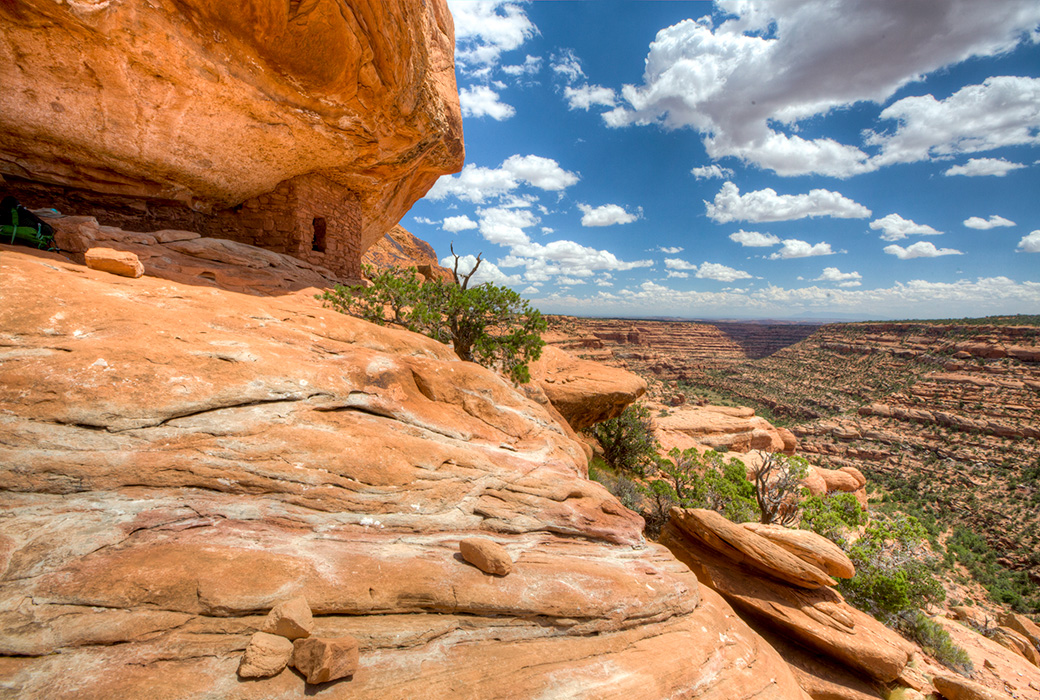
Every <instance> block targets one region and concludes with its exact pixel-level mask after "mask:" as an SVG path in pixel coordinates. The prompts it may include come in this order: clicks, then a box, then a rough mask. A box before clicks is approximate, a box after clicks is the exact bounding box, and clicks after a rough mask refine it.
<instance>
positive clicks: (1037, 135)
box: [866, 5, 1040, 165]
mask: <svg viewBox="0 0 1040 700" xmlns="http://www.w3.org/2000/svg"><path fill="white" fill-rule="evenodd" d="M1037 7H1038V8H1040V5H1038V6H1037ZM881 119H893V120H895V121H896V122H897V126H896V129H895V131H894V132H892V133H880V134H879V133H869V134H868V135H867V137H866V143H868V144H870V145H873V146H879V147H880V148H881V153H880V154H879V155H878V156H876V157H875V162H877V163H878V164H880V165H889V164H892V163H911V162H914V161H919V160H926V159H928V158H932V157H934V156H949V155H954V154H957V153H976V152H978V151H988V150H992V149H994V148H1000V147H1002V146H1017V145H1036V144H1040V78H1024V77H1017V76H1010V75H1005V76H994V77H992V78H987V79H986V80H985V81H983V83H982V84H981V85H968V86H966V87H963V88H961V89H960V90H958V91H957V92H955V93H953V94H952V95H950V96H949V97H947V98H946V99H945V100H936V99H935V98H934V97H933V96H931V95H921V96H916V97H904V98H903V99H901V100H899V101H897V102H895V103H893V104H892V105H890V106H888V107H887V108H885V110H884V111H883V112H881Z"/></svg>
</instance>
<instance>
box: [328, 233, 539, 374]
mask: <svg viewBox="0 0 1040 700" xmlns="http://www.w3.org/2000/svg"><path fill="white" fill-rule="evenodd" d="M452 255H454V257H455V267H454V269H453V276H454V280H453V281H452V282H446V281H442V280H429V279H425V278H423V277H422V276H420V275H418V274H416V272H415V271H414V270H412V269H410V268H398V267H392V268H388V269H386V270H383V271H381V272H380V271H377V270H376V269H375V268H373V267H372V266H365V274H366V276H368V277H369V279H370V280H371V282H372V285H371V286H369V287H365V286H361V285H355V286H349V287H346V286H343V285H340V284H337V285H336V286H335V288H333V289H327V290H325V291H324V292H323V293H322V294H320V295H318V298H319V299H321V300H322V302H323V303H324V304H325V305H326V306H330V307H332V308H334V309H335V310H337V311H340V312H342V313H345V314H349V315H351V316H357V317H359V318H363V319H364V320H366V321H370V322H372V323H376V324H378V325H380V326H385V325H391V326H398V327H400V328H405V329H407V330H410V331H414V332H416V333H422V334H423V335H426V336H429V337H430V338H433V339H434V340H437V341H439V342H441V343H445V344H447V345H451V347H452V349H453V350H454V351H455V354H456V355H458V356H459V359H462V360H466V361H467V362H477V363H479V364H481V365H483V366H485V367H490V368H493V369H498V370H500V371H501V372H502V373H503V374H505V375H506V376H508V377H509V378H510V379H512V380H513V381H514V382H517V383H521V384H522V383H525V382H528V381H530V379H531V374H530V372H529V371H528V368H527V365H528V363H529V362H532V361H534V360H537V359H538V358H539V357H540V356H541V354H542V347H543V346H544V345H545V342H544V341H543V340H542V335H541V334H542V331H544V330H545V328H546V322H545V319H544V318H543V317H542V314H541V312H540V311H538V310H537V309H534V308H531V306H530V304H529V303H528V301H527V300H526V299H524V298H523V297H521V296H520V295H519V294H517V293H516V292H514V291H513V290H512V289H509V288H508V287H501V286H499V285H496V284H494V283H492V282H484V283H483V284H479V285H477V286H475V287H470V281H471V280H472V279H473V275H474V274H475V273H476V271H477V268H479V267H480V263H481V256H480V255H478V256H477V262H476V264H475V265H474V266H473V268H472V269H471V270H470V271H469V272H467V273H460V272H459V269H458V268H459V256H458V255H455V251H454V249H452Z"/></svg>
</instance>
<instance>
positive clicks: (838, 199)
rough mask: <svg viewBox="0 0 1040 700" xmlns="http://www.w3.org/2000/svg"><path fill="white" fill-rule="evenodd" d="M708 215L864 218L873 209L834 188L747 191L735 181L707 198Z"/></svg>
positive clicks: (769, 218)
mask: <svg viewBox="0 0 1040 700" xmlns="http://www.w3.org/2000/svg"><path fill="white" fill-rule="evenodd" d="M704 206H705V208H706V210H707V212H708V217H709V218H710V219H711V220H712V221H716V222H718V223H726V222H729V221H751V222H761V221H790V220H792V219H804V218H806V217H817V216H831V217H835V218H839V219H862V218H865V217H868V216H870V210H869V209H867V208H866V207H865V206H863V205H862V204H859V203H858V202H854V201H853V200H851V199H849V198H848V197H846V196H844V195H842V194H840V193H838V192H832V191H830V190H823V189H816V190H809V192H808V194H777V193H776V190H774V189H772V188H770V187H767V188H765V189H764V190H756V191H754V192H748V193H747V194H743V195H742V194H740V190H739V189H738V188H737V186H736V185H734V184H733V183H732V182H725V183H723V185H722V189H720V190H719V191H718V193H717V194H716V195H715V201H714V202H708V201H705V202H704Z"/></svg>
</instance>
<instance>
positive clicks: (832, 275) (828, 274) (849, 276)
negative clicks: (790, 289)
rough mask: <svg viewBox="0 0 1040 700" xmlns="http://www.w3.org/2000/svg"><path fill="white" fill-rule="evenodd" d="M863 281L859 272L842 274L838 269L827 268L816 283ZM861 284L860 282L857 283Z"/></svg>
mask: <svg viewBox="0 0 1040 700" xmlns="http://www.w3.org/2000/svg"><path fill="white" fill-rule="evenodd" d="M861 279H863V275H861V274H859V273H858V272H842V271H841V270H839V269H838V268H836V267H825V268H823V273H822V274H821V275H820V276H819V277H817V278H816V279H815V280H813V281H814V282H852V281H856V280H861ZM856 284H859V282H856Z"/></svg>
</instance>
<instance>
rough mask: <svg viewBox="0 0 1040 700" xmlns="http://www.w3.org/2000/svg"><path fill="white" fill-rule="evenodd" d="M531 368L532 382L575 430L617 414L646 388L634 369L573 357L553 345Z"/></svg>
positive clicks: (545, 349) (544, 349) (548, 347)
mask: <svg viewBox="0 0 1040 700" xmlns="http://www.w3.org/2000/svg"><path fill="white" fill-rule="evenodd" d="M529 367H530V370H531V381H532V383H533V384H534V385H535V386H537V387H538V388H540V389H541V390H542V391H544V392H545V395H546V396H547V397H548V399H549V401H550V402H551V403H552V405H553V406H554V407H555V408H556V410H557V411H559V412H560V414H561V415H563V417H564V418H565V419H567V422H568V423H569V424H570V426H571V427H572V428H574V429H575V430H583V429H585V428H587V427H589V426H591V425H594V424H595V423H599V422H600V421H604V420H607V419H609V418H616V417H618V416H619V415H621V412H622V411H624V410H625V407H626V406H628V405H629V404H631V403H632V402H633V401H635V400H636V399H638V398H639V397H640V396H642V395H643V393H644V392H645V391H646V382H645V381H643V379H641V378H640V377H638V376H637V375H635V374H632V373H631V372H628V371H626V370H623V369H618V368H616V367H608V366H606V365H603V364H600V363H598V362H590V361H588V360H581V359H578V358H576V357H572V356H571V355H569V354H568V353H566V352H564V351H563V350H560V349H559V348H557V347H553V346H552V345H547V346H546V347H544V348H543V349H542V356H541V357H540V358H539V359H538V360H536V361H535V362H532V363H531V364H530V366H529Z"/></svg>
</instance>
